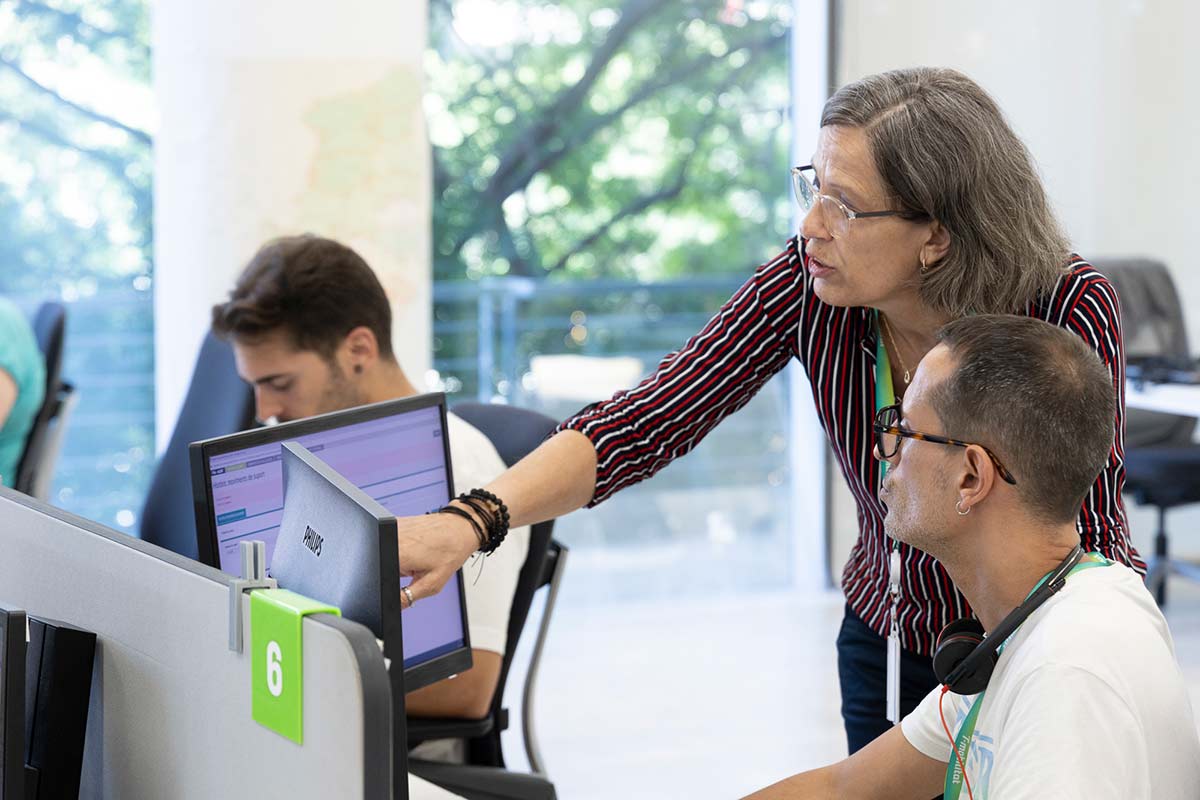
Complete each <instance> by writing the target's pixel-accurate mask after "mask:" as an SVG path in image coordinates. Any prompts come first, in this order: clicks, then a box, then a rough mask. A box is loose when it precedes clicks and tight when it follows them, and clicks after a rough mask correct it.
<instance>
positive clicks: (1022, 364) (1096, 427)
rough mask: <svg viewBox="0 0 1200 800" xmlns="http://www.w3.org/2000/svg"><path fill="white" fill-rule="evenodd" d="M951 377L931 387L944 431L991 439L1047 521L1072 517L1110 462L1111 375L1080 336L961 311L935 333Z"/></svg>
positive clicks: (1023, 319) (1052, 327) (990, 443)
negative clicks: (951, 360)
mask: <svg viewBox="0 0 1200 800" xmlns="http://www.w3.org/2000/svg"><path fill="white" fill-rule="evenodd" d="M938 341H939V342H941V343H942V344H944V345H945V346H946V347H947V348H949V350H950V353H951V355H952V356H953V358H954V364H955V369H954V374H953V375H951V376H950V377H948V378H947V379H946V380H944V381H943V382H942V383H941V384H940V385H939V386H937V387H936V388H935V389H934V390H933V392H932V393H931V399H932V404H933V407H934V410H935V411H936V412H937V415H938V417H939V419H940V420H941V422H942V425H943V426H945V430H946V435H947V436H953V437H955V438H956V439H967V440H970V441H977V442H980V443H981V444H985V445H987V446H988V447H989V448H991V449H992V450H994V451H995V453H996V456H997V457H998V458H999V459H1000V461H1001V462H1002V463H1003V464H1004V465H1005V466H1006V467H1008V468H1009V469H1010V470H1011V471H1012V473H1013V476H1014V477H1015V478H1016V480H1017V491H1018V493H1020V495H1021V496H1022V497H1024V499H1025V500H1026V502H1027V503H1028V504H1029V506H1030V508H1031V509H1032V510H1033V511H1034V512H1035V513H1036V514H1038V515H1039V516H1041V517H1042V518H1044V519H1046V520H1048V521H1050V522H1054V523H1059V522H1066V521H1068V520H1072V519H1075V518H1076V517H1078V516H1079V511H1080V508H1081V506H1082V504H1083V500H1084V498H1085V497H1087V493H1088V491H1089V490H1090V489H1091V487H1092V484H1093V483H1095V481H1096V476H1097V475H1099V474H1100V470H1101V469H1103V468H1104V465H1105V463H1106V462H1107V461H1108V456H1109V452H1110V451H1111V450H1112V446H1113V435H1114V430H1115V428H1114V421H1115V419H1116V414H1117V401H1116V393H1115V390H1114V388H1113V378H1112V375H1111V374H1110V373H1109V371H1108V369H1107V368H1106V367H1105V366H1104V364H1102V363H1101V362H1100V358H1099V357H1098V356H1097V355H1096V352H1095V351H1094V350H1092V349H1091V348H1090V347H1088V345H1087V343H1086V342H1084V341H1083V339H1081V338H1079V337H1078V336H1076V335H1075V334H1073V333H1071V332H1070V331H1067V330H1065V329H1063V328H1059V327H1058V326H1056V325H1051V324H1050V323H1048V322H1042V321H1041V320H1038V319H1033V318H1031V317H1017V316H1009V315H1004V314H996V315H980V316H973V317H964V318H962V319H959V320H955V321H954V322H951V323H950V324H948V325H946V326H945V327H943V328H942V329H941V331H939V332H938Z"/></svg>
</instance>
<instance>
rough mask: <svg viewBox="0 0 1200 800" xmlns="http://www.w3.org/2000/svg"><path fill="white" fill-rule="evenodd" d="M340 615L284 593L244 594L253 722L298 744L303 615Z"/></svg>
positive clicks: (301, 716) (301, 723)
mask: <svg viewBox="0 0 1200 800" xmlns="http://www.w3.org/2000/svg"><path fill="white" fill-rule="evenodd" d="M321 613H332V614H339V615H340V612H339V611H338V610H337V609H336V608H334V607H333V606H328V605H325V604H323V603H318V602H316V601H314V600H309V599H308V598H307V597H302V596H301V595H298V594H296V593H295V592H289V591H287V590H286V589H256V590H254V591H253V592H251V593H250V659H251V664H250V705H251V714H252V716H253V717H254V720H255V721H256V722H258V723H259V724H260V725H263V726H264V727H267V728H270V729H271V730H273V731H275V732H276V733H278V734H280V735H281V736H286V737H287V738H289V739H291V740H292V741H293V742H295V743H296V744H304V703H303V701H304V663H303V661H302V654H303V652H304V647H303V642H302V641H301V638H300V636H301V631H302V630H303V628H302V626H303V623H304V617H305V616H307V615H309V614H321Z"/></svg>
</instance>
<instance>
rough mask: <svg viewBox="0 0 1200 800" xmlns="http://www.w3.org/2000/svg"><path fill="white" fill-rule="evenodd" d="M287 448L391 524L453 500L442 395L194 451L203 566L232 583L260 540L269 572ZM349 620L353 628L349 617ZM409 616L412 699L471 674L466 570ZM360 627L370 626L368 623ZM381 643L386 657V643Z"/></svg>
mask: <svg viewBox="0 0 1200 800" xmlns="http://www.w3.org/2000/svg"><path fill="white" fill-rule="evenodd" d="M288 441H294V442H298V443H299V444H301V445H303V446H304V447H305V448H306V449H307V450H308V451H309V452H311V453H312V454H313V455H315V456H317V457H318V458H319V459H320V460H321V461H322V462H324V463H325V464H326V465H328V467H329V468H331V469H332V470H333V471H334V472H335V473H336V474H338V475H339V476H340V477H341V478H343V479H344V480H345V481H347V482H348V483H349V484H350V485H352V486H354V487H357V488H358V489H360V490H362V491H363V492H365V493H366V494H367V495H368V496H369V497H370V498H371V499H372V500H374V501H376V502H378V503H379V505H381V506H382V507H383V508H384V509H386V511H387V512H388V513H389V514H391V515H393V516H394V517H401V516H414V515H419V514H424V513H426V512H428V511H432V510H435V509H437V508H440V507H441V506H443V505H445V504H446V503H447V502H449V500H450V493H451V487H452V485H453V478H452V473H451V464H450V449H449V442H448V439H447V436H446V406H445V396H444V395H442V394H428V395H420V396H418V397H412V398H407V399H402V400H389V401H386V402H383V403H375V404H372V405H368V406H360V407H358V408H354V409H348V410H346V411H336V412H333V413H330V414H323V415H321V416H317V417H309V418H308V419H303V420H296V421H294V422H287V423H282V424H280V425H274V426H271V427H268V428H259V429H256V430H252V431H245V432H243V433H237V434H232V435H230V436H222V437H219V438H216V439H208V440H206V441H203V442H195V443H193V444H192V445H191V446H190V447H189V456H190V459H191V473H192V489H193V495H194V500H195V507H196V531H197V545H198V551H199V554H200V560H201V561H204V562H205V563H207V564H210V565H212V566H217V567H220V568H221V569H223V570H225V571H226V572H229V573H231V574H236V572H237V570H238V569H239V567H240V563H239V560H238V559H237V554H238V545H239V543H240V542H242V541H249V540H260V541H263V542H265V543H266V550H267V568H268V570H271V568H272V565H273V556H274V553H275V546H276V539H277V537H278V535H279V526H280V522H281V521H282V520H283V517H284V473H283V446H282V445H283V443H284V442H288ZM393 586H395V589H394V591H393V592H385V593H384V594H385V595H386V596H389V597H391V596H393V595H394V597H395V600H396V602H397V603H399V593H400V584H399V583H398V582H397V583H393ZM317 599H320V600H324V601H326V602H329V600H328V599H327V598H320V597H318V598H317ZM447 609H452V611H453V613H447ZM343 613H346V616H347V617H349V618H351V619H353V617H352V616H350V614H349V613H347V612H346V609H343ZM404 615H405V616H404V627H403V644H404V650H403V652H404V686H405V688H406V690H408V691H412V690H413V689H415V688H419V687H421V686H424V685H428V684H429V683H432V682H433V681H435V680H440V679H441V678H444V677H448V676H450V675H453V674H455V673H457V672H459V671H461V670H463V669H466V668H467V667H469V666H470V650H469V645H470V642H469V639H468V634H467V626H466V603H465V601H464V599H463V585H462V572H461V570H460V571H459V572H457V573H455V576H454V578H453V579H451V580H450V581H448V582H447V584H446V586H445V588H443V589H442V591H441V593H440V594H438V595H437V596H436V597H434V598H426V599H425V600H422V601H421V602H419V603H418V604H417V605H415V606H414V607H413V608H412V609H411V610H408V611H405V612H404ZM356 621H359V622H363V623H364V624H367V625H368V626H369V627H370V626H371V621H370V620H368V619H360V620H356ZM384 627H385V628H386V625H385V626H384ZM381 632H382V633H384V634H386V632H387V631H386V630H382V631H381V630H380V629H376V635H377V636H379V635H380V633H381ZM380 638H382V639H383V640H384V645H385V653H386V652H387V647H388V637H387V636H386V635H384V636H381V637H380ZM389 657H390V656H389Z"/></svg>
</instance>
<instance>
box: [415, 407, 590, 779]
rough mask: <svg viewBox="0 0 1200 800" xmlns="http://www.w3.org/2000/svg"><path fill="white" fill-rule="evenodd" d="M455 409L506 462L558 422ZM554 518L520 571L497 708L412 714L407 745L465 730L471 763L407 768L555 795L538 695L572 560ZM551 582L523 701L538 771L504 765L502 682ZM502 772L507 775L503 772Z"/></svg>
mask: <svg viewBox="0 0 1200 800" xmlns="http://www.w3.org/2000/svg"><path fill="white" fill-rule="evenodd" d="M452 410H453V412H454V413H455V414H457V415H458V416H459V417H461V418H462V419H464V420H466V421H467V422H468V423H470V424H471V425H473V426H475V427H476V428H478V429H479V430H480V431H481V432H482V433H483V434H484V435H485V436H487V437H488V439H490V440H491V442H492V444H493V445H494V446H495V447H496V450H497V452H498V453H499V454H500V458H501V459H502V460H503V461H504V463H505V464H506V465H508V466H512V465H513V464H515V463H517V462H518V461H520V460H521V459H522V458H524V457H525V455H526V454H528V453H529V452H530V451H531V450H533V449H534V448H535V447H537V446H538V445H539V444H541V442H542V441H543V440H544V439H545V438H546V437H547V436H549V435H550V433H551V432H552V431H553V430H554V428H555V425H556V423H555V422H554V420H552V419H550V418H549V417H547V416H545V415H543V414H539V413H536V412H533V411H528V410H525V409H520V408H515V407H513V406H506V405H487V404H481V403H459V404H457V405H456V406H455V407H454V408H453V409H452ZM553 527H554V521H553V520H550V521H548V522H542V523H538V524H537V525H533V526H531V527H530V532H529V554H528V555H527V556H526V558H525V564H524V565H523V566H522V567H521V572H520V574H519V576H518V578H517V588H516V592H515V593H514V594H513V604H512V610H511V611H510V612H509V619H508V643H507V646H506V647H505V652H504V658H503V660H502V662H501V667H500V678H499V681H498V683H497V685H496V693H495V696H494V697H493V698H492V708H491V712H490V713H489V714H488V716H487V717H484V718H483V719H482V720H451V719H421V718H413V717H410V718H409V719H408V742H409V747H410V748H411V747H414V746H416V745H417V744H419V743H420V742H422V741H425V740H428V739H444V738H463V739H466V740H467V765H468V766H470V767H471V769H466V770H464V769H463V766H464V765H455V764H439V763H434V762H429V761H422V760H420V759H410V760H409V771H410V772H412V773H413V774H415V775H420V776H421V777H423V778H425V779H426V780H429V781H432V782H434V783H437V784H438V785H440V786H443V787H445V788H446V789H448V790H450V791H453V792H457V793H459V794H462V795H463V796H465V797H468V798H473V799H476V800H493V799H497V800H498V799H499V798H523V799H524V798H528V799H529V800H534V798H553V797H554V796H555V795H554V787H553V785H552V784H550V783H549V781H548V780H546V779H545V774H546V770H545V764H544V761H543V760H542V756H541V752H540V750H539V748H538V743H537V736H536V733H535V732H534V729H533V702H534V696H535V689H536V684H537V674H538V667H539V664H540V661H541V655H542V649H543V646H544V644H545V641H546V635H547V632H548V630H549V627H550V619H551V617H552V616H553V612H554V605H555V602H556V600H557V596H558V589H559V586H560V582H561V580H562V574H563V570H564V569H565V567H566V557H567V548H566V547H564V546H563V545H561V544H559V543H558V542H555V541H554V540H553V539H552V538H551V533H552V531H553ZM543 586H545V587H548V592H547V596H546V605H545V610H544V612H543V614H542V620H541V623H540V625H539V626H538V632H537V639H536V641H535V643H534V648H533V654H532V656H531V658H530V664H529V670H528V672H527V673H526V678H525V687H524V696H523V698H522V705H521V719H522V730H523V733H524V739H525V752H526V755H527V756H528V758H529V765H530V768H531V770H532V771H533V773H534V774H533V775H521V774H520V773H511V772H506V771H504V770H503V767H504V766H505V762H504V754H503V751H502V750H501V745H500V734H501V732H502V731H503V730H505V729H506V728H507V727H508V722H509V718H508V717H509V715H508V710H507V709H506V708H504V707H503V699H504V688H505V685H506V683H507V680H508V674H509V669H510V668H511V666H512V660H513V656H514V654H515V653H516V651H517V644H518V642H519V640H520V638H521V632H522V630H523V629H524V627H525V621H526V619H527V618H528V616H529V609H530V606H531V605H532V602H533V596H534V594H535V593H536V592H537V591H538V590H539V589H540V588H542V587H543ZM500 776H513V777H512V778H508V777H505V778H504V780H503V781H499V780H497V779H498V777H500Z"/></svg>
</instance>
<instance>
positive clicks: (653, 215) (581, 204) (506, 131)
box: [426, 0, 791, 281]
mask: <svg viewBox="0 0 1200 800" xmlns="http://www.w3.org/2000/svg"><path fill="white" fill-rule="evenodd" d="M430 5H431V26H430V29H431V36H430V40H431V49H430V51H429V55H428V75H429V87H428V94H429V96H428V98H427V104H426V112H427V116H428V120H429V126H430V138H431V140H432V143H433V155H434V208H435V212H434V254H435V272H434V274H435V276H436V277H437V278H438V279H442V280H461V279H464V278H480V277H483V276H489V275H524V276H530V277H535V278H541V277H546V276H553V277H555V278H561V279H566V280H569V279H580V278H592V277H609V278H625V279H631V280H635V281H647V280H661V279H669V278H679V277H689V276H695V275H698V274H704V273H710V274H711V273H729V272H739V271H744V270H745V269H746V268H747V267H748V266H751V265H752V264H753V262H755V261H758V260H761V259H762V258H765V257H767V256H769V255H770V254H771V253H772V252H776V251H777V250H778V248H779V246H780V244H781V243H782V241H783V239H784V237H785V236H786V235H787V225H788V214H789V209H788V206H787V203H788V200H787V193H786V187H787V173H786V168H787V166H788V164H787V152H788V140H787V131H788V130H789V126H788V124H787V121H788V104H789V88H788V75H787V69H788V57H787V53H788V32H789V27H790V17H791V4H790V3H789V2H782V1H777V2H766V1H762V2H748V3H742V2H741V1H740V0H726V1H725V2H721V1H719V0H623V2H620V3H616V2H611V0H609V1H608V2H606V1H605V0H566V1H565V2H536V0H522V1H521V2H487V1H486V0H430ZM483 12H487V13H488V14H489V15H490V17H491V18H493V19H496V20H497V22H498V23H499V22H503V25H502V26H499V27H504V28H506V29H508V30H510V31H511V36H510V37H507V40H506V41H505V40H504V39H505V38H506V37H504V36H498V37H496V39H497V40H496V41H485V42H483V43H481V42H480V41H478V40H479V39H480V38H486V36H482V37H481V35H480V27H481V25H486V24H487V20H486V19H485V20H480V19H478V18H477V17H473V16H472V15H479V14H482V13H483ZM473 39H474V40H473Z"/></svg>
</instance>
